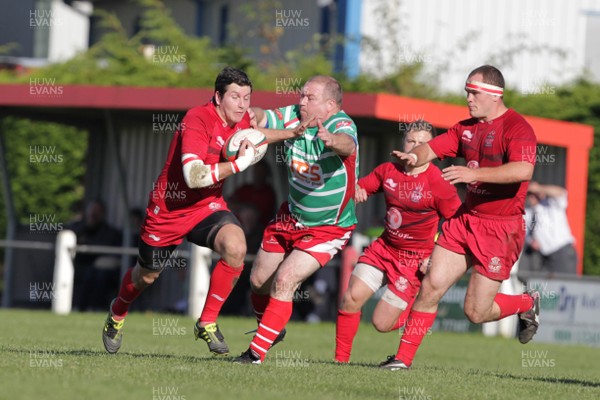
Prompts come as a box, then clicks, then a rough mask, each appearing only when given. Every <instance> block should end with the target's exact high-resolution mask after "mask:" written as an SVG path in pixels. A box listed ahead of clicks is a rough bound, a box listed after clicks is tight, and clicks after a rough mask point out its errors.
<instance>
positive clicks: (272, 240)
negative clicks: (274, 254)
mask: <svg viewBox="0 0 600 400" xmlns="http://www.w3.org/2000/svg"><path fill="white" fill-rule="evenodd" d="M267 243H270V244H277V243H278V242H277V240H275V236H273V235H271V237H270V238H269V240H267Z"/></svg>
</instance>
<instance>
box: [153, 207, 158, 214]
mask: <svg viewBox="0 0 600 400" xmlns="http://www.w3.org/2000/svg"><path fill="white" fill-rule="evenodd" d="M159 211H160V207H159V206H155V207H154V210H153V212H154V214H158V212H159Z"/></svg>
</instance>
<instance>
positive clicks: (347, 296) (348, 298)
mask: <svg viewBox="0 0 600 400" xmlns="http://www.w3.org/2000/svg"><path fill="white" fill-rule="evenodd" d="M361 307H362V304H360V302H359V301H358V300H357V299H356V298H355V297H354V296H353V294H352V290H346V293H344V297H342V304H341V305H340V310H342V311H344V312H350V313H354V312H358V311H360V309H361Z"/></svg>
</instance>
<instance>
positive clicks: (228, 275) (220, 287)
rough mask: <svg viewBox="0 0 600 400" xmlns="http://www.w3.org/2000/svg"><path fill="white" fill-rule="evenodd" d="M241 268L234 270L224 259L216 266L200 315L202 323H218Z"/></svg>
mask: <svg viewBox="0 0 600 400" xmlns="http://www.w3.org/2000/svg"><path fill="white" fill-rule="evenodd" d="M242 269H243V266H242V267H241V268H233V267H232V266H230V265H228V264H227V263H226V262H225V261H223V259H220V260H219V261H218V262H217V265H215V269H214V270H213V272H212V274H211V275H210V287H209V289H208V295H207V296H206V303H205V304H204V309H203V310H202V315H200V322H201V323H212V322H216V321H217V317H218V316H219V312H220V311H221V307H223V303H225V300H227V297H229V294H230V293H231V291H232V290H233V287H234V286H235V284H236V282H237V280H238V278H239V276H240V274H241V273H242Z"/></svg>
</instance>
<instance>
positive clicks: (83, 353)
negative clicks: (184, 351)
mask: <svg viewBox="0 0 600 400" xmlns="http://www.w3.org/2000/svg"><path fill="white" fill-rule="evenodd" d="M0 352H7V353H16V354H26V355H30V354H31V353H32V352H37V353H51V354H52V355H64V356H74V357H102V358H104V357H108V358H110V357H114V358H118V357H121V358H123V357H132V358H140V359H143V358H155V359H163V360H185V361H189V362H223V361H225V362H231V361H233V359H234V358H235V357H233V356H225V357H216V356H215V357H211V356H207V357H199V356H192V355H176V354H161V353H132V352H123V351H122V352H119V353H118V354H108V353H107V352H105V351H102V350H93V349H73V350H54V349H51V348H44V349H39V348H31V349H14V348H7V347H0Z"/></svg>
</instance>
